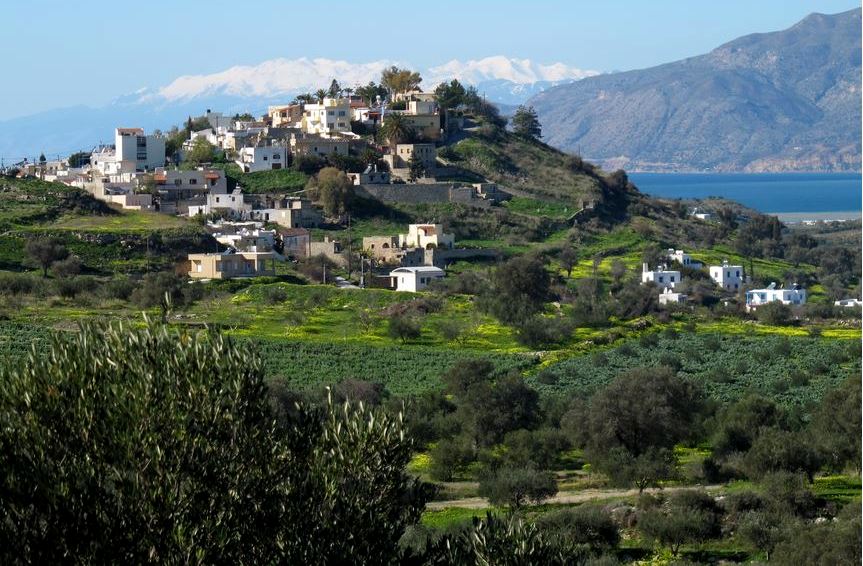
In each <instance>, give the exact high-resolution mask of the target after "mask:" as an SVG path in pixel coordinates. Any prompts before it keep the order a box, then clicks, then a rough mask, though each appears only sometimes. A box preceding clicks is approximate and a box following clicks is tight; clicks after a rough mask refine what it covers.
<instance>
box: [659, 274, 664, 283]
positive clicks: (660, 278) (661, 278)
mask: <svg viewBox="0 0 863 566" xmlns="http://www.w3.org/2000/svg"><path fill="white" fill-rule="evenodd" d="M664 280H665V278H664V277H663V276H662V275H660V276H659V282H660V283H662V282H663V281H664Z"/></svg>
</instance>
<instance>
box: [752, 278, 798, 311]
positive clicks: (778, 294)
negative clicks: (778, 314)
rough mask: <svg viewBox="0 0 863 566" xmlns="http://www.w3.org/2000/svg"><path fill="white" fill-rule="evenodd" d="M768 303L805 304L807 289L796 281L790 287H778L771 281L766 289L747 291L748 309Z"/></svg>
mask: <svg viewBox="0 0 863 566" xmlns="http://www.w3.org/2000/svg"><path fill="white" fill-rule="evenodd" d="M767 303H782V304H783V305H805V304H806V289H803V288H802V287H800V286H799V285H797V284H796V283H795V284H794V285H792V286H791V287H790V288H788V289H785V288H783V287H779V288H777V287H776V283H771V284H770V285H768V286H767V288H766V289H752V290H751V291H747V292H746V310H747V311H752V310H755V309H757V308H758V307H759V306H762V305H766V304H767Z"/></svg>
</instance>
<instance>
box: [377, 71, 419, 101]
mask: <svg viewBox="0 0 863 566" xmlns="http://www.w3.org/2000/svg"><path fill="white" fill-rule="evenodd" d="M422 80H423V79H422V77H421V76H420V74H419V73H417V72H414V71H410V70H408V69H399V68H398V67H396V66H392V67H389V68H388V69H384V70H383V72H382V73H381V86H383V87H384V88H386V89H387V90H388V91H389V93H390V94H391V95H393V94H398V93H402V92H409V91H411V90H414V89H415V88H417V87H418V86H419V85H420V83H421V82H422Z"/></svg>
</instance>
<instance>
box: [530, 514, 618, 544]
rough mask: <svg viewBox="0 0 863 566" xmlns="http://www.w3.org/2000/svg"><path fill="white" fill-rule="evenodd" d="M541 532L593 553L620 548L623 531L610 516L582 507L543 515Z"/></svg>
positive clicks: (541, 516)
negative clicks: (582, 546) (621, 532)
mask: <svg viewBox="0 0 863 566" xmlns="http://www.w3.org/2000/svg"><path fill="white" fill-rule="evenodd" d="M537 526H538V527H540V529H541V530H542V532H544V533H549V534H552V535H554V536H555V537H558V538H563V539H565V540H566V542H567V543H569V544H583V545H587V546H589V547H590V548H591V549H592V550H594V551H602V550H607V549H610V548H614V547H615V546H617V544H618V542H620V531H619V530H618V528H617V523H615V522H614V519H613V518H612V517H611V514H610V513H609V512H608V511H606V510H604V509H603V508H602V507H599V506H596V505H581V506H579V507H573V508H569V509H561V510H559V511H552V512H550V513H545V514H543V515H540V517H539V519H538V520H537Z"/></svg>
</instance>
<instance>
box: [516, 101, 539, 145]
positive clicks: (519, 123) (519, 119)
mask: <svg viewBox="0 0 863 566" xmlns="http://www.w3.org/2000/svg"><path fill="white" fill-rule="evenodd" d="M512 131H513V132H515V133H516V134H518V135H520V136H525V137H530V138H541V137H542V127H541V126H540V124H539V117H538V116H537V114H536V110H534V108H533V106H519V107H518V108H517V109H516V111H515V114H514V115H513V117H512Z"/></svg>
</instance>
